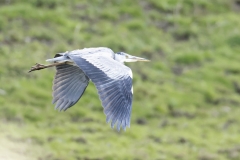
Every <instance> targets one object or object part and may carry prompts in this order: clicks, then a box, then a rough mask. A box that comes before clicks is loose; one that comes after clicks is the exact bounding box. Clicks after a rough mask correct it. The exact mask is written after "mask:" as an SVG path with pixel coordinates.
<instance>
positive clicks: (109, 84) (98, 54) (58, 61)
mask: <svg viewBox="0 0 240 160" xmlns="http://www.w3.org/2000/svg"><path fill="white" fill-rule="evenodd" d="M47 61H48V62H51V63H53V64H51V65H48V66H44V65H40V64H37V65H36V66H35V67H32V69H31V70H30V71H34V70H40V69H44V68H48V67H52V66H56V69H57V73H56V75H55V78H54V81H53V103H55V104H56V106H55V108H56V109H58V110H60V111H61V110H64V111H65V110H67V109H68V108H70V107H71V106H73V105H74V104H75V103H77V101H78V100H79V99H80V98H81V96H82V95H83V93H84V91H85V89H86V87H87V86H88V83H89V80H91V81H92V82H93V83H94V85H95V86H96V88H97V90H98V94H99V98H100V100H101V103H102V106H103V108H104V113H105V115H106V121H107V122H110V121H111V127H112V128H113V127H114V125H115V124H117V130H120V128H121V127H122V128H123V129H124V130H125V129H126V127H127V126H128V127H130V118H131V111H132V96H133V89H132V71H131V69H130V68H128V67H127V66H125V65H124V64H123V62H136V61H148V60H146V59H144V58H140V57H135V56H131V55H129V54H126V53H124V52H118V53H116V54H115V53H114V52H113V51H112V50H111V49H109V48H105V47H99V48H87V49H82V50H74V51H70V52H65V53H58V54H56V56H55V58H53V59H49V60H47Z"/></svg>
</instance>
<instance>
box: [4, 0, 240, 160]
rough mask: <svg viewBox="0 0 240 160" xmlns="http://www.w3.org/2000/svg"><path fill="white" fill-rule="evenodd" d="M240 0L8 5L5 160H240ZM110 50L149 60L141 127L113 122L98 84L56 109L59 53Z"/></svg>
mask: <svg viewBox="0 0 240 160" xmlns="http://www.w3.org/2000/svg"><path fill="white" fill-rule="evenodd" d="M239 14H240V1H239V0H214V1H210V0H198V1H195V0H164V1H163V0H162V1H160V0H148V1H145V0H114V1H111V0H94V1H88V0H82V1H77V0H69V1H64V0H62V1H60V0H22V1H18V0H0V159H4V160H5V159H10V160H16V159H18V160H33V159H36V160H90V159H95V160H96V159H99V160H112V159H135V160H137V159H139V160H140V159H156V160H157V159H158V160H175V159H176V160H188V159H197V160H224V159H229V160H239V159H240V126H239V123H240V107H239V106H240V95H239V94H240V64H239V61H240V53H239V52H240V15H239ZM100 46H105V47H109V48H111V49H112V50H113V51H115V52H117V51H124V52H126V53H129V54H132V55H135V56H140V57H144V58H148V59H150V60H151V62H150V63H140V62H139V63H131V64H130V63H127V64H126V65H127V66H129V67H130V68H132V71H133V75H134V80H133V83H134V100H133V110H132V119H131V128H128V129H127V130H126V132H124V131H121V132H117V131H116V129H114V130H113V129H111V128H110V125H109V124H106V122H105V115H104V114H103V109H102V107H101V103H100V100H99V98H98V95H97V90H96V88H95V87H94V85H93V84H92V83H90V85H89V86H88V88H87V90H86V92H85V94H84V96H83V97H82V98H81V100H80V101H79V102H78V103H77V104H76V105H75V106H74V107H72V108H70V109H69V110H67V111H66V112H58V111H56V110H54V106H53V105H52V104H51V99H52V96H51V87H52V80H53V76H54V74H55V69H54V68H52V69H46V70H42V71H38V72H33V73H31V74H28V73H27V71H28V70H29V68H30V67H31V66H32V65H34V64H35V63H36V62H38V63H45V59H48V58H51V57H53V56H54V55H55V53H58V52H65V51H66V50H69V51H70V50H74V49H81V48H87V47H100Z"/></svg>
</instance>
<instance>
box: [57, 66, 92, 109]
mask: <svg viewBox="0 0 240 160" xmlns="http://www.w3.org/2000/svg"><path fill="white" fill-rule="evenodd" d="M56 69H57V73H56V75H55V78H54V81H53V101H52V103H53V104H54V103H56V106H55V108H56V109H58V110H60V111H61V110H64V111H65V110H66V109H68V108H70V107H71V106H73V105H74V104H75V103H77V101H78V100H79V99H80V98H81V96H82V94H83V93H84V91H85V89H86V87H87V86H88V83H89V78H88V77H87V76H86V75H85V74H84V72H83V71H82V70H81V69H80V68H79V67H77V66H73V65H69V64H62V65H58V66H56Z"/></svg>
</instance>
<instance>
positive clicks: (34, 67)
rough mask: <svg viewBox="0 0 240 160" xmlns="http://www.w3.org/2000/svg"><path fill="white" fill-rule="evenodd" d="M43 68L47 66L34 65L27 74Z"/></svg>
mask: <svg viewBox="0 0 240 160" xmlns="http://www.w3.org/2000/svg"><path fill="white" fill-rule="evenodd" d="M44 68H47V66H45V65H43V64H39V63H36V64H35V65H34V66H32V67H31V69H30V70H29V71H28V73H29V72H32V71H36V70H41V69H44Z"/></svg>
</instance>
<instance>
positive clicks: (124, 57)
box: [115, 52, 149, 63]
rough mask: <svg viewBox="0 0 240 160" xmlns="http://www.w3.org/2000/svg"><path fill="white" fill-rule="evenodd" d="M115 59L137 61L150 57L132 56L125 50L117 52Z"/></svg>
mask: <svg viewBox="0 0 240 160" xmlns="http://www.w3.org/2000/svg"><path fill="white" fill-rule="evenodd" d="M115 60H116V61H118V62H121V63H123V62H137V61H149V60H148V59H145V58H141V57H136V56H132V55H130V54H127V53H124V52H117V53H115Z"/></svg>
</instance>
